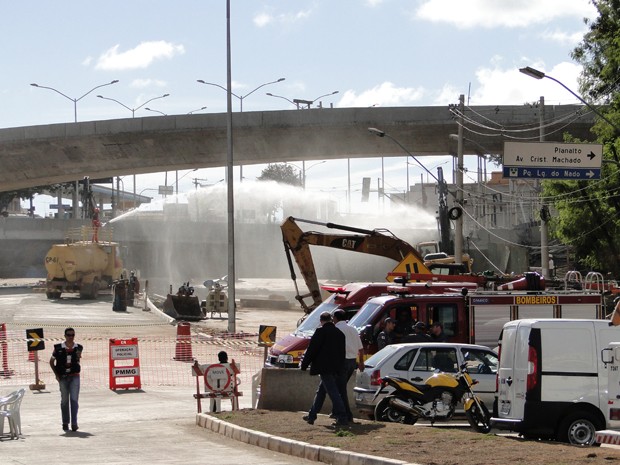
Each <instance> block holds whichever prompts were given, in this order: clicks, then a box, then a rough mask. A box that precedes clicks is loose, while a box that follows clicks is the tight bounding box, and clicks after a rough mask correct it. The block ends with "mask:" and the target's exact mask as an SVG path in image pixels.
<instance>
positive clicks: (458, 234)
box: [454, 94, 465, 265]
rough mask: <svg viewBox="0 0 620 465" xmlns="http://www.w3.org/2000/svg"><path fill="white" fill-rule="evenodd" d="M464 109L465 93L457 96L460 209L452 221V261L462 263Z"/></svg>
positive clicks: (457, 204) (457, 200)
mask: <svg viewBox="0 0 620 465" xmlns="http://www.w3.org/2000/svg"><path fill="white" fill-rule="evenodd" d="M464 111H465V95H463V94H461V95H460V96H459V123H458V125H459V128H458V144H457V149H456V157H457V158H456V206H457V207H458V208H460V209H461V212H460V214H459V215H458V218H457V219H456V220H455V221H454V263H456V264H457V265H460V264H462V263H463V124H464V121H463V112H464Z"/></svg>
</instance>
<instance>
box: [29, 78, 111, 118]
mask: <svg viewBox="0 0 620 465" xmlns="http://www.w3.org/2000/svg"><path fill="white" fill-rule="evenodd" d="M117 82H118V79H115V80H114V81H111V82H106V83H105V84H101V85H98V86H95V87H93V88H92V89H90V90H89V91H88V92H86V93H85V94H84V95H82V96H81V97H77V98H71V97H69V96H68V95H65V94H63V93H62V92H60V91H59V90H58V89H54V88H53V87H48V86H41V85H39V84H37V83H35V82H33V83H32V84H30V85H31V86H33V87H38V88H39V89H48V90H52V91H54V92H56V93H57V94H60V95H62V96H63V97H64V98H66V99H68V100H71V101H72V102H73V122H74V123H77V103H78V102H79V101H80V100H82V99H83V98H84V97H86V96H87V95H88V94H90V93H91V92H92V91H94V90H96V89H99V88H100V87H105V86H110V85H112V84H116V83H117Z"/></svg>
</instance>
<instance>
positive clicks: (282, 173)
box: [257, 163, 301, 186]
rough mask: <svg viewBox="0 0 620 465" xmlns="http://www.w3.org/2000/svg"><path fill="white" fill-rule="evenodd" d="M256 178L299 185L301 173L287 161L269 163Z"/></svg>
mask: <svg viewBox="0 0 620 465" xmlns="http://www.w3.org/2000/svg"><path fill="white" fill-rule="evenodd" d="M257 179H258V180H259V181H275V182H279V183H281V184H290V185H291V186H301V173H300V172H299V171H298V170H296V169H295V168H294V167H293V166H291V165H289V164H288V163H270V164H269V165H267V168H265V169H264V170H263V171H262V172H261V174H260V176H259V177H258V178H257Z"/></svg>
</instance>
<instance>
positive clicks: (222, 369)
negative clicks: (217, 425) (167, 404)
mask: <svg viewBox="0 0 620 465" xmlns="http://www.w3.org/2000/svg"><path fill="white" fill-rule="evenodd" d="M240 373H241V367H240V366H239V364H237V363H235V361H234V360H232V361H231V363H214V364H211V365H200V364H199V363H198V361H196V362H194V364H193V365H192V374H193V375H194V376H195V377H196V394H194V398H195V399H196V402H197V405H196V409H197V412H198V413H202V401H201V399H210V400H211V402H210V404H209V411H210V412H219V411H221V406H220V402H221V400H222V399H229V400H230V401H231V402H232V409H233V410H239V397H240V396H242V395H243V393H242V392H239V389H238V387H239V383H240V380H239V379H237V375H238V374H240ZM200 378H203V380H204V392H200Z"/></svg>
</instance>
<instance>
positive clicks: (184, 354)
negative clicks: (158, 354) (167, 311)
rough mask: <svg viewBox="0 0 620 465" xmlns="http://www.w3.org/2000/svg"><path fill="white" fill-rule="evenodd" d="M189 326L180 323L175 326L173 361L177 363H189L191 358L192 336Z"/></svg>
mask: <svg viewBox="0 0 620 465" xmlns="http://www.w3.org/2000/svg"><path fill="white" fill-rule="evenodd" d="M190 329H191V328H190V324H189V323H185V322H181V323H179V324H178V325H177V345H176V350H175V356H174V359H175V360H178V361H179V362H191V361H193V360H194V357H193V356H192V335H191V332H190Z"/></svg>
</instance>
